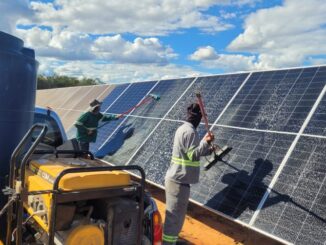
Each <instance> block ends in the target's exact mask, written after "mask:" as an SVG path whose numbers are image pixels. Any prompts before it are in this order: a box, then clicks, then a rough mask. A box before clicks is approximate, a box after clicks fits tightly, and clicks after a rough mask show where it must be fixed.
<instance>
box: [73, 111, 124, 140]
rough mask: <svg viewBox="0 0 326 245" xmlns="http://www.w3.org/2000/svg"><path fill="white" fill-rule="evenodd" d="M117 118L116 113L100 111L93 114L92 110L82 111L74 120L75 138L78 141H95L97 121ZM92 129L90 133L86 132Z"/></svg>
mask: <svg viewBox="0 0 326 245" xmlns="http://www.w3.org/2000/svg"><path fill="white" fill-rule="evenodd" d="M116 119H118V118H117V116H116V115H105V116H104V115H103V114H102V113H98V114H94V113H92V112H89V111H88V112H85V113H83V114H82V115H81V116H80V117H79V118H78V119H77V121H76V123H75V126H76V128H77V135H76V139H77V140H78V141H80V142H95V141H96V137H97V127H98V123H99V121H100V120H101V121H103V122H105V121H111V120H116ZM88 130H92V134H88Z"/></svg>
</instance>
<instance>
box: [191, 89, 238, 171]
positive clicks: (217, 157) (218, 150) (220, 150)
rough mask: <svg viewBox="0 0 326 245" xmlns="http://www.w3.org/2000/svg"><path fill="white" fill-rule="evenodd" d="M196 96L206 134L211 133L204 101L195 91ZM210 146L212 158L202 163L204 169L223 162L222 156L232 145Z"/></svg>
mask: <svg viewBox="0 0 326 245" xmlns="http://www.w3.org/2000/svg"><path fill="white" fill-rule="evenodd" d="M196 97H197V100H198V104H199V108H200V111H201V114H202V116H203V119H204V122H205V128H206V131H207V134H209V135H211V134H212V132H211V131H210V130H209V126H208V119H207V114H206V111H205V107H204V102H203V100H202V97H201V94H200V93H196ZM211 147H212V149H213V153H214V159H213V160H212V161H211V162H208V163H207V164H205V165H204V169H205V170H209V169H210V168H211V167H213V166H214V165H215V164H216V163H217V162H224V161H223V157H224V156H226V155H227V154H228V153H229V152H230V151H231V150H232V147H229V146H227V145H226V146H223V147H220V146H218V145H217V144H213V145H211Z"/></svg>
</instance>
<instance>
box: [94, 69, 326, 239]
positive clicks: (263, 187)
mask: <svg viewBox="0 0 326 245" xmlns="http://www.w3.org/2000/svg"><path fill="white" fill-rule="evenodd" d="M325 85H326V66H321V67H308V68H295V69H283V70H274V71H263V72H251V73H238V74H226V75H217V76H207V77H198V78H188V79H176V80H162V81H159V82H143V83H134V84H125V85H122V86H124V87H123V88H122V87H120V88H119V89H120V92H119V93H118V92H117V93H116V96H113V94H114V93H113V92H114V90H113V91H112V93H113V94H112V93H111V94H109V97H110V96H113V97H114V98H113V97H111V98H109V97H107V98H106V99H105V100H104V101H105V103H104V104H103V106H102V108H103V107H105V110H106V111H107V112H110V113H122V112H124V111H126V110H128V109H129V108H130V107H131V106H133V105H135V104H137V103H138V102H139V101H141V100H142V99H143V98H145V97H146V96H148V94H149V93H153V94H158V95H161V100H160V101H155V102H154V101H153V102H150V103H148V104H147V105H144V106H142V107H140V108H138V109H136V110H134V111H133V112H132V113H131V114H129V115H128V116H126V117H124V118H123V119H120V120H119V121H114V122H111V123H110V124H108V125H107V126H105V127H103V128H102V129H100V130H99V136H98V140H97V142H96V144H94V145H93V146H91V147H92V148H91V149H92V150H94V151H96V150H98V149H100V151H99V153H101V154H103V153H104V155H105V156H104V158H105V159H106V160H108V161H110V162H112V163H114V164H116V165H123V164H137V165H139V166H142V167H143V168H144V170H145V172H146V174H147V178H148V179H149V180H151V181H153V182H155V183H157V184H159V185H162V186H163V184H164V176H165V173H166V170H167V168H168V167H169V164H170V160H171V154H172V143H173V138H174V134H175V131H176V129H177V128H178V127H179V126H180V125H182V123H183V121H182V120H184V119H185V116H186V115H185V112H186V108H187V106H188V105H189V104H190V103H193V102H195V101H196V97H195V94H196V92H200V93H201V94H202V97H203V99H204V102H205V105H206V110H207V114H208V118H209V123H210V126H212V130H213V132H214V133H215V135H216V142H217V143H218V144H219V145H221V146H223V145H225V144H227V145H229V146H232V147H233V150H232V151H231V152H230V153H229V155H228V157H229V158H228V159H227V162H226V163H218V164H217V165H215V166H214V167H212V168H211V169H210V170H209V171H207V172H205V171H202V172H201V176H200V183H199V184H196V185H193V186H192V189H191V198H192V200H193V201H196V202H199V203H201V204H203V205H204V206H206V207H209V208H211V209H213V210H215V211H216V212H222V213H224V214H226V215H228V216H229V217H231V218H233V219H235V220H236V221H237V222H241V223H246V224H248V225H249V226H254V227H256V228H259V229H261V230H264V231H266V232H268V233H270V234H273V235H275V236H277V237H280V238H283V239H285V240H287V241H289V242H295V243H296V244H324V243H325V242H326V234H325V231H324V229H323V228H324V227H325V218H326V217H325V213H326V212H325V203H326V202H325V200H326V199H325V191H326V189H325V160H324V159H325V153H324V152H325V147H326V146H325V145H326V144H325V140H326V129H325V128H326V96H324V97H321V95H322V93H324V92H325V91H324V90H325V89H324V90H323V88H324V86H325ZM118 87H119V86H118ZM322 91H323V92H322ZM104 105H105V106H104ZM315 109H316V110H315ZM198 131H199V134H200V136H201V137H202V136H203V135H204V133H205V130H204V126H203V125H200V127H199V129H198ZM202 161H205V159H202Z"/></svg>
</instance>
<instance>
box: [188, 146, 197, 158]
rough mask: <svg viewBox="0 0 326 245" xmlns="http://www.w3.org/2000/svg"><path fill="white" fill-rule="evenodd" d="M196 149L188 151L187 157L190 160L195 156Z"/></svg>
mask: <svg viewBox="0 0 326 245" xmlns="http://www.w3.org/2000/svg"><path fill="white" fill-rule="evenodd" d="M195 148H196V147H195V146H194V147H192V148H190V149H189V150H188V151H187V157H188V158H189V159H192V157H193V155H194V151H195Z"/></svg>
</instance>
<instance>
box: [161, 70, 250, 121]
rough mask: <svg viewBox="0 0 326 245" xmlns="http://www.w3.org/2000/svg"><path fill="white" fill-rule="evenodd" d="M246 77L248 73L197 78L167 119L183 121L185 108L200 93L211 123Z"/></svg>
mask: <svg viewBox="0 0 326 245" xmlns="http://www.w3.org/2000/svg"><path fill="white" fill-rule="evenodd" d="M247 76H248V73H241V74H234V75H220V76H211V77H200V78H198V79H197V80H196V81H195V83H194V84H193V86H192V87H191V88H190V89H188V90H187V92H186V94H185V95H184V96H183V97H182V98H181V100H180V101H179V102H178V103H177V104H176V105H175V106H174V108H173V109H172V111H171V112H170V113H169V114H168V115H167V118H170V119H177V120H184V119H185V111H186V108H187V106H189V105H190V104H191V103H194V102H195V101H196V93H197V92H200V93H201V95H202V97H203V100H204V103H205V107H206V112H207V114H208V119H209V122H210V123H213V122H214V121H215V119H216V118H217V116H218V115H219V114H220V113H221V111H222V110H223V108H224V107H225V106H226V104H227V102H228V101H229V100H230V99H231V98H232V96H233V95H234V93H235V92H236V91H237V89H238V88H239V87H240V85H241V84H242V83H243V82H244V81H245V79H246V78H247Z"/></svg>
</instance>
